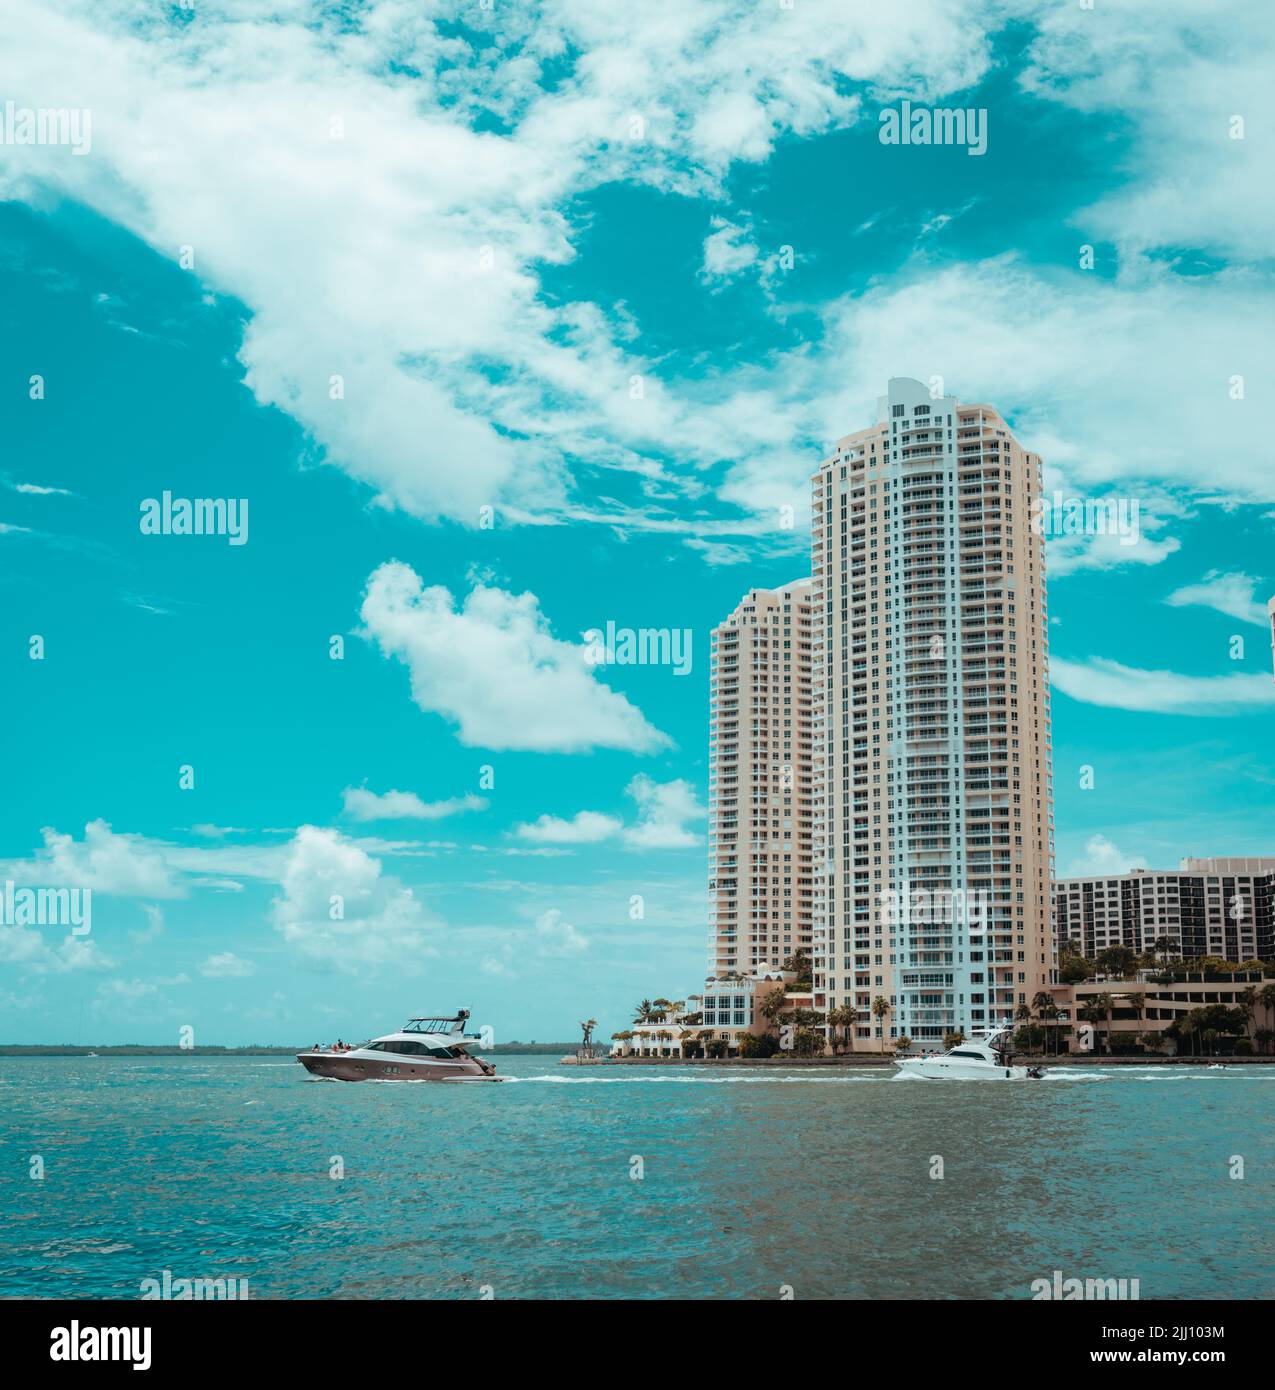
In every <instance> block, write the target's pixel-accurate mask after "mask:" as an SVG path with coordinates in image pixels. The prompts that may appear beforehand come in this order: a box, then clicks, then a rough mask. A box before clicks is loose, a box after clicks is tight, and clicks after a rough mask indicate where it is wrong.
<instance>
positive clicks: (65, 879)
mask: <svg viewBox="0 0 1275 1390" xmlns="http://www.w3.org/2000/svg"><path fill="white" fill-rule="evenodd" d="M40 833H41V835H42V836H43V838H44V847H43V849H39V850H37V851H36V852H35V854H34V856H33V857H32V858H31V859H27V860H16V859H10V860H6V861H3V862H0V874H3V875H4V876H5V877H6V878H12V879H14V880H15V881H25V882H26V883H28V884H38V885H41V886H49V887H68V888H91V889H92V890H93V892H95V893H103V894H106V895H108V896H112V895H114V896H119V897H139V898H178V897H182V896H184V892H185V890H184V889H183V888H182V886H181V884H180V883H179V882H177V880H176V879H175V878H174V877H173V874H172V872H171V870H170V867H169V865H168V863H167V861H166V859H165V856H164V854H163V853H162V851H161V850H160V849H159V848H157V847H155V846H154V845H153V844H151V843H150V842H148V841H146V840H145V839H143V838H142V837H141V836H140V835H117V834H116V833H115V831H113V830H112V829H111V827H110V826H109V825H108V824H107V823H106V822H105V821H104V820H94V821H90V822H89V823H88V824H87V825H86V826H85V827H84V839H83V840H79V841H77V840H75V839H74V838H73V837H72V836H70V835H62V834H59V833H58V831H56V830H53V829H51V828H50V827H48V826H46V827H45V828H44V829H43V830H42V831H41V832H40Z"/></svg>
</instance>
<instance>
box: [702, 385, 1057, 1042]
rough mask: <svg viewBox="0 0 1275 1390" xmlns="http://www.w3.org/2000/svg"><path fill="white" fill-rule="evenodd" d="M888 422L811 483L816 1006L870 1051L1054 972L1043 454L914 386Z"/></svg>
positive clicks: (929, 1037) (998, 1006)
mask: <svg viewBox="0 0 1275 1390" xmlns="http://www.w3.org/2000/svg"><path fill="white" fill-rule="evenodd" d="M877 415H878V419H877V423H876V424H874V425H872V426H871V427H870V428H868V429H864V430H860V431H858V432H857V433H855V434H851V435H847V436H846V437H845V438H844V439H842V440H840V441H839V443H838V444H837V446H836V449H835V451H834V452H833V453H832V454H831V456H830V457H828V458H827V459H825V460H824V462H823V463H822V464H821V466H820V467H819V470H818V471H817V472H816V473H815V474H814V476H813V479H812V503H813V510H812V536H811V539H812V575H813V588H812V590H811V612H810V624H811V625H810V634H811V647H812V660H811V684H812V691H813V699H812V711H813V720H812V734H813V737H812V754H813V756H812V770H811V797H812V801H813V815H812V822H811V839H812V854H813V861H814V881H813V890H812V927H813V956H814V986H815V1007H816V1008H819V1009H823V1010H826V1009H831V1008H835V1007H838V1006H840V1005H844V1004H851V1005H853V1006H855V1007H857V1008H858V1009H859V1010H860V1011H861V1014H860V1022H859V1026H858V1028H857V1039H856V1045H857V1046H860V1047H874V1048H875V1047H876V1046H877V1041H876V1039H877V1038H879V1037H881V1036H883V1035H884V1036H885V1037H887V1038H888V1037H896V1036H900V1035H904V1034H906V1035H907V1036H909V1037H911V1038H913V1039H914V1040H916V1041H917V1042H918V1043H920V1044H922V1045H933V1044H936V1043H938V1042H939V1041H940V1040H941V1039H942V1037H943V1035H944V1034H945V1033H946V1032H948V1031H951V1030H955V1029H961V1030H964V1031H965V1032H966V1033H967V1034H968V1033H969V1032H970V1031H971V1029H973V1028H977V1027H979V1026H981V1025H986V1024H988V1023H991V1022H994V1021H1000V1020H1002V1019H1004V1018H1005V1017H1006V1016H1008V1015H1010V1014H1012V1012H1013V1010H1014V1008H1015V1007H1016V1006H1017V1005H1018V1004H1019V1003H1022V1002H1029V1001H1030V1000H1031V999H1032V997H1033V995H1034V994H1035V993H1036V992H1037V991H1038V990H1040V989H1042V988H1044V987H1046V986H1047V985H1048V984H1049V983H1050V982H1051V981H1052V980H1053V979H1054V971H1055V965H1056V960H1055V952H1054V946H1053V938H1052V930H1051V920H1050V899H1049V884H1050V878H1051V869H1052V856H1053V814H1052V789H1051V786H1052V773H1051V766H1050V708H1049V665H1048V645H1047V622H1048V615H1047V610H1046V603H1045V549H1044V538H1043V535H1042V534H1041V530H1040V527H1039V526H1037V525H1034V524H1033V521H1034V518H1035V516H1036V511H1035V500H1036V499H1037V498H1038V497H1039V496H1040V494H1041V473H1040V468H1041V464H1040V459H1039V458H1038V457H1037V456H1036V455H1035V454H1033V453H1030V452H1028V451H1027V450H1026V449H1024V448H1023V447H1022V446H1021V445H1020V444H1019V443H1018V441H1017V440H1016V439H1015V438H1014V436H1013V434H1012V432H1011V431H1010V428H1009V426H1008V425H1007V424H1006V422H1005V420H1004V419H1003V418H1002V417H1001V416H1000V414H999V413H998V412H997V411H996V410H995V409H994V408H993V407H991V406H989V405H964V404H962V403H961V402H960V401H959V400H957V399H956V397H954V396H950V395H944V394H942V393H941V392H940V393H937V394H935V393H932V392H931V391H930V390H929V389H928V388H927V387H926V386H924V385H922V384H921V383H920V382H919V381H913V380H911V379H909V378H894V379H892V380H891V381H890V383H889V388H888V394H887V395H886V396H885V397H883V398H882V399H881V400H880V401H879V403H878V412H877ZM794 828H796V827H794ZM799 843H800V842H799V841H795V842H794V844H793V847H792V850H791V853H792V854H793V856H794V863H796V862H797V858H798V856H799V854H800V848H799ZM721 857H722V851H721V849H720V848H719V862H720V859H721ZM744 882H745V880H744V879H743V877H742V874H741V877H740V883H741V885H742V884H743V883H744ZM766 892H767V886H766V882H765V880H764V879H763V880H761V881H760V882H759V881H758V880H756V879H750V880H748V888H747V894H748V896H749V897H752V895H754V894H756V895H757V896H758V897H759V898H763V899H764V897H765V895H766ZM796 920H797V918H796V917H795V916H794V922H796ZM740 925H741V931H740V939H741V949H740V951H739V952H738V953H737V954H738V956H739V958H740V959H741V960H746V959H748V957H749V954H750V953H751V951H752V949H753V942H754V940H759V939H760V937H757V938H754V937H752V936H748V937H745V935H744V932H743V930H742V927H743V924H742V923H741V924H740ZM771 927H772V930H771V932H770V933H769V936H770V939H771V944H772V946H773V944H774V942H773V936H774V933H773V919H772V922H771ZM719 939H721V938H720V937H719ZM793 940H794V942H795V941H796V940H797V936H796V934H795V933H794V937H793ZM724 954H725V953H723V955H724ZM750 963H751V962H750ZM878 999H884V1000H886V1001H887V1003H888V1006H889V1010H888V1013H886V1014H885V1015H884V1017H882V1018H878V1017H876V1016H875V1015H873V1014H872V1013H871V1012H870V1011H871V1009H872V1006H873V1004H874V1002H875V1001H876V1000H878Z"/></svg>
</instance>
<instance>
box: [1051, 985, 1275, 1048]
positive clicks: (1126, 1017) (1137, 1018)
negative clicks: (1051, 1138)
mask: <svg viewBox="0 0 1275 1390" xmlns="http://www.w3.org/2000/svg"><path fill="white" fill-rule="evenodd" d="M1272 981H1275V971H1272V972H1270V973H1264V972H1263V970H1262V969H1261V968H1255V969H1253V970H1247V971H1243V970H1242V971H1236V972H1230V971H1225V972H1224V971H1211V970H1210V971H1191V972H1186V973H1185V974H1184V976H1183V978H1181V979H1174V980H1172V981H1170V982H1167V983H1166V982H1165V977H1164V976H1163V975H1157V972H1154V971H1145V970H1141V971H1138V972H1137V974H1136V976H1135V977H1134V978H1132V979H1128V980H1119V979H1103V978H1101V977H1099V978H1096V979H1093V980H1085V981H1083V982H1082V983H1080V984H1074V985H1051V986H1049V987H1048V988H1047V989H1046V991H1045V992H1046V993H1048V994H1049V995H1050V996H1051V997H1052V999H1053V1001H1054V1005H1055V1007H1056V1008H1057V1010H1058V1014H1057V1016H1056V1017H1055V1018H1054V1019H1051V1020H1048V1021H1047V1022H1045V1029H1046V1032H1049V1031H1050V1030H1056V1031H1057V1032H1058V1034H1059V1035H1060V1036H1059V1041H1058V1042H1057V1044H1052V1043H1051V1044H1050V1045H1049V1046H1050V1047H1053V1046H1055V1045H1056V1046H1057V1050H1058V1051H1060V1052H1076V1051H1080V1050H1081V1049H1080V1048H1079V1046H1078V1033H1077V1029H1078V1028H1079V1027H1080V1026H1081V1025H1082V1024H1083V1022H1084V1016H1085V1011H1086V1008H1087V1006H1091V1005H1093V1004H1094V1001H1098V1013H1099V1015H1100V1017H1098V1018H1097V1019H1096V1020H1095V1021H1094V1022H1093V1024H1092V1029H1093V1032H1094V1034H1095V1035H1096V1038H1097V1040H1098V1042H1097V1043H1096V1045H1095V1047H1094V1048H1092V1049H1086V1050H1090V1051H1096V1050H1097V1047H1098V1046H1099V1045H1101V1046H1103V1047H1104V1048H1105V1046H1106V1041H1105V1040H1106V1039H1107V1038H1108V1037H1114V1038H1115V1045H1114V1048H1113V1050H1115V1051H1119V1050H1121V1048H1120V1044H1121V1040H1122V1039H1123V1040H1125V1041H1126V1042H1132V1041H1133V1040H1134V1039H1135V1038H1137V1039H1139V1040H1141V1039H1143V1037H1144V1035H1147V1034H1152V1035H1156V1034H1160V1033H1163V1032H1164V1031H1165V1029H1167V1028H1169V1027H1171V1026H1172V1024H1173V1023H1174V1022H1175V1021H1176V1020H1178V1019H1180V1018H1182V1017H1183V1016H1185V1015H1186V1014H1189V1013H1190V1012H1191V1010H1192V1009H1201V1008H1207V1007H1208V1006H1209V1005H1215V1004H1220V1005H1222V1006H1223V1007H1225V1008H1228V1009H1242V1008H1244V1007H1245V1005H1246V999H1247V998H1248V997H1250V994H1249V992H1250V991H1256V990H1260V989H1261V988H1262V987H1263V986H1264V985H1268V984H1270V983H1272ZM1108 1001H1109V1002H1110V1005H1111V1010H1110V1021H1109V1022H1108V1019H1107V1011H1106V1009H1105V1007H1104V1006H1105V1004H1106V1003H1107V1002H1108ZM1272 1022H1275V1020H1272V1019H1271V1018H1270V1016H1269V1010H1266V1009H1264V1008H1263V1007H1262V1006H1261V1005H1260V1004H1254V1006H1253V1010H1252V1014H1251V1017H1250V1021H1249V1034H1250V1037H1251V1036H1252V1035H1253V1034H1254V1033H1255V1032H1256V1031H1257V1030H1258V1029H1260V1028H1269V1027H1270V1026H1271V1024H1272ZM1140 1045H1141V1046H1142V1047H1143V1048H1144V1050H1147V1051H1152V1052H1155V1051H1165V1052H1172V1051H1174V1043H1173V1042H1172V1040H1171V1039H1165V1040H1164V1041H1163V1042H1162V1043H1160V1042H1157V1043H1155V1044H1148V1043H1146V1042H1141V1043H1140ZM1047 1050H1048V1049H1047Z"/></svg>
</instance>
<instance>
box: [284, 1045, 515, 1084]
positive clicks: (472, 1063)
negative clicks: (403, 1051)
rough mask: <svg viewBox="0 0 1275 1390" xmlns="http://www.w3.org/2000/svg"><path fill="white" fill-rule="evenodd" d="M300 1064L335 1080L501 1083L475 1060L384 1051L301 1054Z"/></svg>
mask: <svg viewBox="0 0 1275 1390" xmlns="http://www.w3.org/2000/svg"><path fill="white" fill-rule="evenodd" d="M297 1061H298V1062H300V1063H301V1065H302V1066H303V1067H304V1068H305V1069H306V1071H308V1072H309V1073H310V1074H311V1075H312V1076H325V1077H327V1078H329V1080H332V1081H499V1080H501V1078H500V1077H499V1076H497V1075H496V1072H495V1068H493V1067H490V1066H489V1065H487V1064H486V1063H483V1062H480V1061H478V1060H477V1058H474V1057H463V1058H461V1057H458V1058H456V1059H455V1060H454V1061H442V1060H436V1059H434V1058H421V1059H417V1058H415V1057H406V1056H399V1055H387V1054H386V1053H384V1052H365V1051H363V1050H361V1049H358V1048H356V1049H355V1050H354V1051H352V1052H302V1053H301V1054H300V1055H299V1056H298V1057H297Z"/></svg>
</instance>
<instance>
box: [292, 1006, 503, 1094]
mask: <svg viewBox="0 0 1275 1390" xmlns="http://www.w3.org/2000/svg"><path fill="white" fill-rule="evenodd" d="M468 1019H469V1010H468V1009H462V1010H461V1011H460V1012H459V1013H458V1014H457V1015H456V1016H455V1017H454V1018H439V1017H437V1016H436V1017H434V1018H411V1019H408V1021H407V1022H406V1023H405V1024H404V1025H403V1027H402V1028H401V1029H400V1030H399V1032H397V1033H385V1034H383V1035H382V1036H381V1037H379V1038H373V1039H372V1040H371V1041H370V1042H365V1043H359V1045H358V1046H357V1047H344V1046H337V1047H320V1048H317V1049H315V1050H313V1051H310V1052H302V1053H300V1054H299V1055H298V1057H297V1061H298V1062H300V1063H301V1065H302V1066H303V1067H304V1068H305V1069H306V1071H308V1072H311V1073H313V1074H314V1075H315V1076H327V1077H331V1078H332V1079H333V1080H336V1081H499V1080H501V1078H500V1077H499V1076H497V1075H496V1068H495V1067H493V1066H492V1065H491V1063H490V1062H484V1061H483V1059H482V1058H481V1057H471V1056H470V1054H469V1053H468V1052H467V1051H466V1050H465V1043H466V1042H468V1041H470V1040H472V1039H474V1038H480V1037H481V1036H482V1034H481V1033H466V1032H465V1023H466V1022H467V1020H468Z"/></svg>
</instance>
